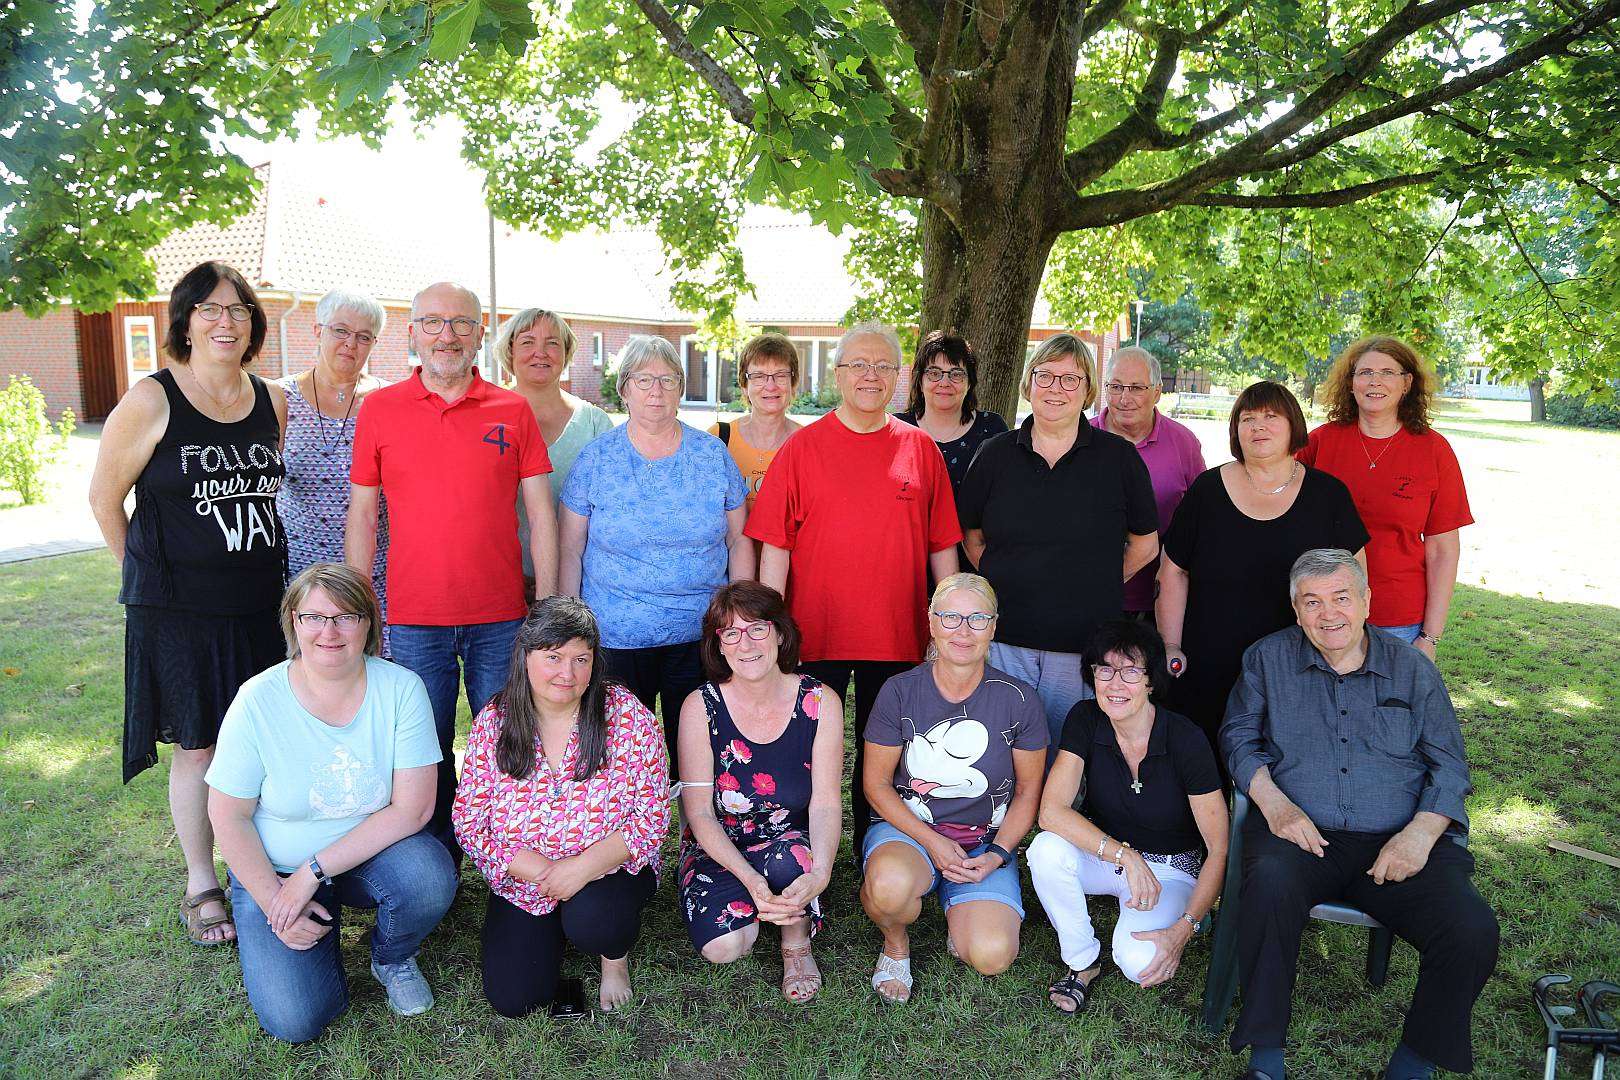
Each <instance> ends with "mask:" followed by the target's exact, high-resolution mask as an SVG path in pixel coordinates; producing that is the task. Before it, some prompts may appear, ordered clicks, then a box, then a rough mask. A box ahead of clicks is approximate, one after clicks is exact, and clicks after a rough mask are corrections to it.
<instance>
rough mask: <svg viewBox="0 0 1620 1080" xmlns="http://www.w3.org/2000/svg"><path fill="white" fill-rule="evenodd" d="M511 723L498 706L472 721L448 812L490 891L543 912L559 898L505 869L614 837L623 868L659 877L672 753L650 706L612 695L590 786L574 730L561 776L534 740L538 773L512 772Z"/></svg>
mask: <svg viewBox="0 0 1620 1080" xmlns="http://www.w3.org/2000/svg"><path fill="white" fill-rule="evenodd" d="M505 720H506V711H505V709H504V708H502V707H501V706H500V705H499V704H497V702H496V701H492V702H490V703H489V704H488V705H486V706H485V707H484V709H483V711H482V712H480V713H479V714H478V717H477V719H475V720H474V721H473V727H472V733H471V734H470V735H469V736H468V737H467V753H466V755H465V757H464V758H463V760H462V766H461V784H460V786H459V787H458V788H457V789H456V803H455V808H454V809H453V810H452V811H451V821H452V823H453V824H454V825H455V830H456V839H457V840H458V841H460V843H461V847H462V850H464V851H465V852H466V853H467V854H468V855H470V856H472V860H473V862H474V863H476V864H477V866H478V869H479V870H480V871H482V872H483V875H484V877H486V878H488V879H489V886H490V890H491V891H492V892H494V893H495V895H497V896H499V897H501V898H503V899H505V900H508V901H510V902H511V903H512V904H514V905H516V906H517V907H520V908H522V909H523V910H524V911H527V912H528V913H529V914H531V915H545V914H547V913H549V912H551V911H552V910H553V909H555V908H556V906H557V902H556V901H555V900H553V899H552V898H551V897H549V896H545V895H543V894H542V893H541V892H540V890H539V888H538V887H536V886H535V885H532V884H530V883H529V882H526V881H519V880H518V879H517V878H515V877H513V876H512V875H511V874H509V873H507V867H508V866H510V865H511V863H512V859H513V858H514V857H516V856H517V854H518V853H519V852H521V851H523V850H525V849H531V848H532V849H533V850H535V851H538V852H539V853H540V854H542V855H544V856H546V857H547V858H549V859H564V858H568V857H570V856H573V855H578V854H579V853H580V852H582V851H584V850H585V849H586V848H588V847H590V846H591V845H592V844H595V843H596V842H597V841H599V840H602V839H605V838H607V837H609V836H612V835H613V834H614V833H618V834H619V835H620V837H621V838H622V839H623V840H624V843H625V846H626V847H628V848H629V849H630V858H629V859H628V860H626V862H625V864H624V865H625V869H627V870H628V871H630V872H631V873H636V872H638V871H640V870H642V869H644V868H645V867H648V866H651V867H652V868H653V872H654V873H655V874H656V873H657V872H658V869H659V857H658V849H659V847H660V845H662V844H663V842H664V837H665V835H666V834H667V833H668V832H669V757H668V755H667V753H666V751H665V749H664V732H663V729H662V728H661V727H660V726H659V724H658V721H657V719H656V718H655V717H654V716H653V714H652V713H651V712H649V711H648V710H647V707H646V706H644V705H643V704H641V702H640V701H638V700H636V697H635V695H633V694H631V693H630V692H629V691H628V690H625V689H624V688H623V687H619V686H614V687H611V688H610V689H609V690H608V699H607V723H608V739H607V750H608V752H607V763H606V764H605V765H604V766H603V767H602V768H600V769H598V770H597V771H596V773H595V774H594V775H592V776H591V778H590V779H589V780H584V781H576V780H575V779H574V763H575V762H576V761H578V760H579V733H578V732H577V731H576V732H575V733H574V734H573V736H572V737H571V738H570V739H569V740H568V748H567V750H565V751H564V752H563V760H562V767H561V768H560V769H559V770H558V771H557V772H556V773H553V772H552V770H551V766H550V765H549V764H548V763H547V762H546V755H545V753H544V752H543V751H542V750H541V748H540V745H539V740H538V739H536V740H535V748H534V771H533V772H531V773H530V774H529V775H528V777H527V778H525V779H523V780H517V779H514V778H513V777H511V776H508V775H507V774H506V773H505V772H503V771H502V770H501V767H500V765H499V764H498V763H497V762H496V760H495V743H496V741H497V739H499V737H500V732H501V725H502V724H503V723H504V722H505Z"/></svg>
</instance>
